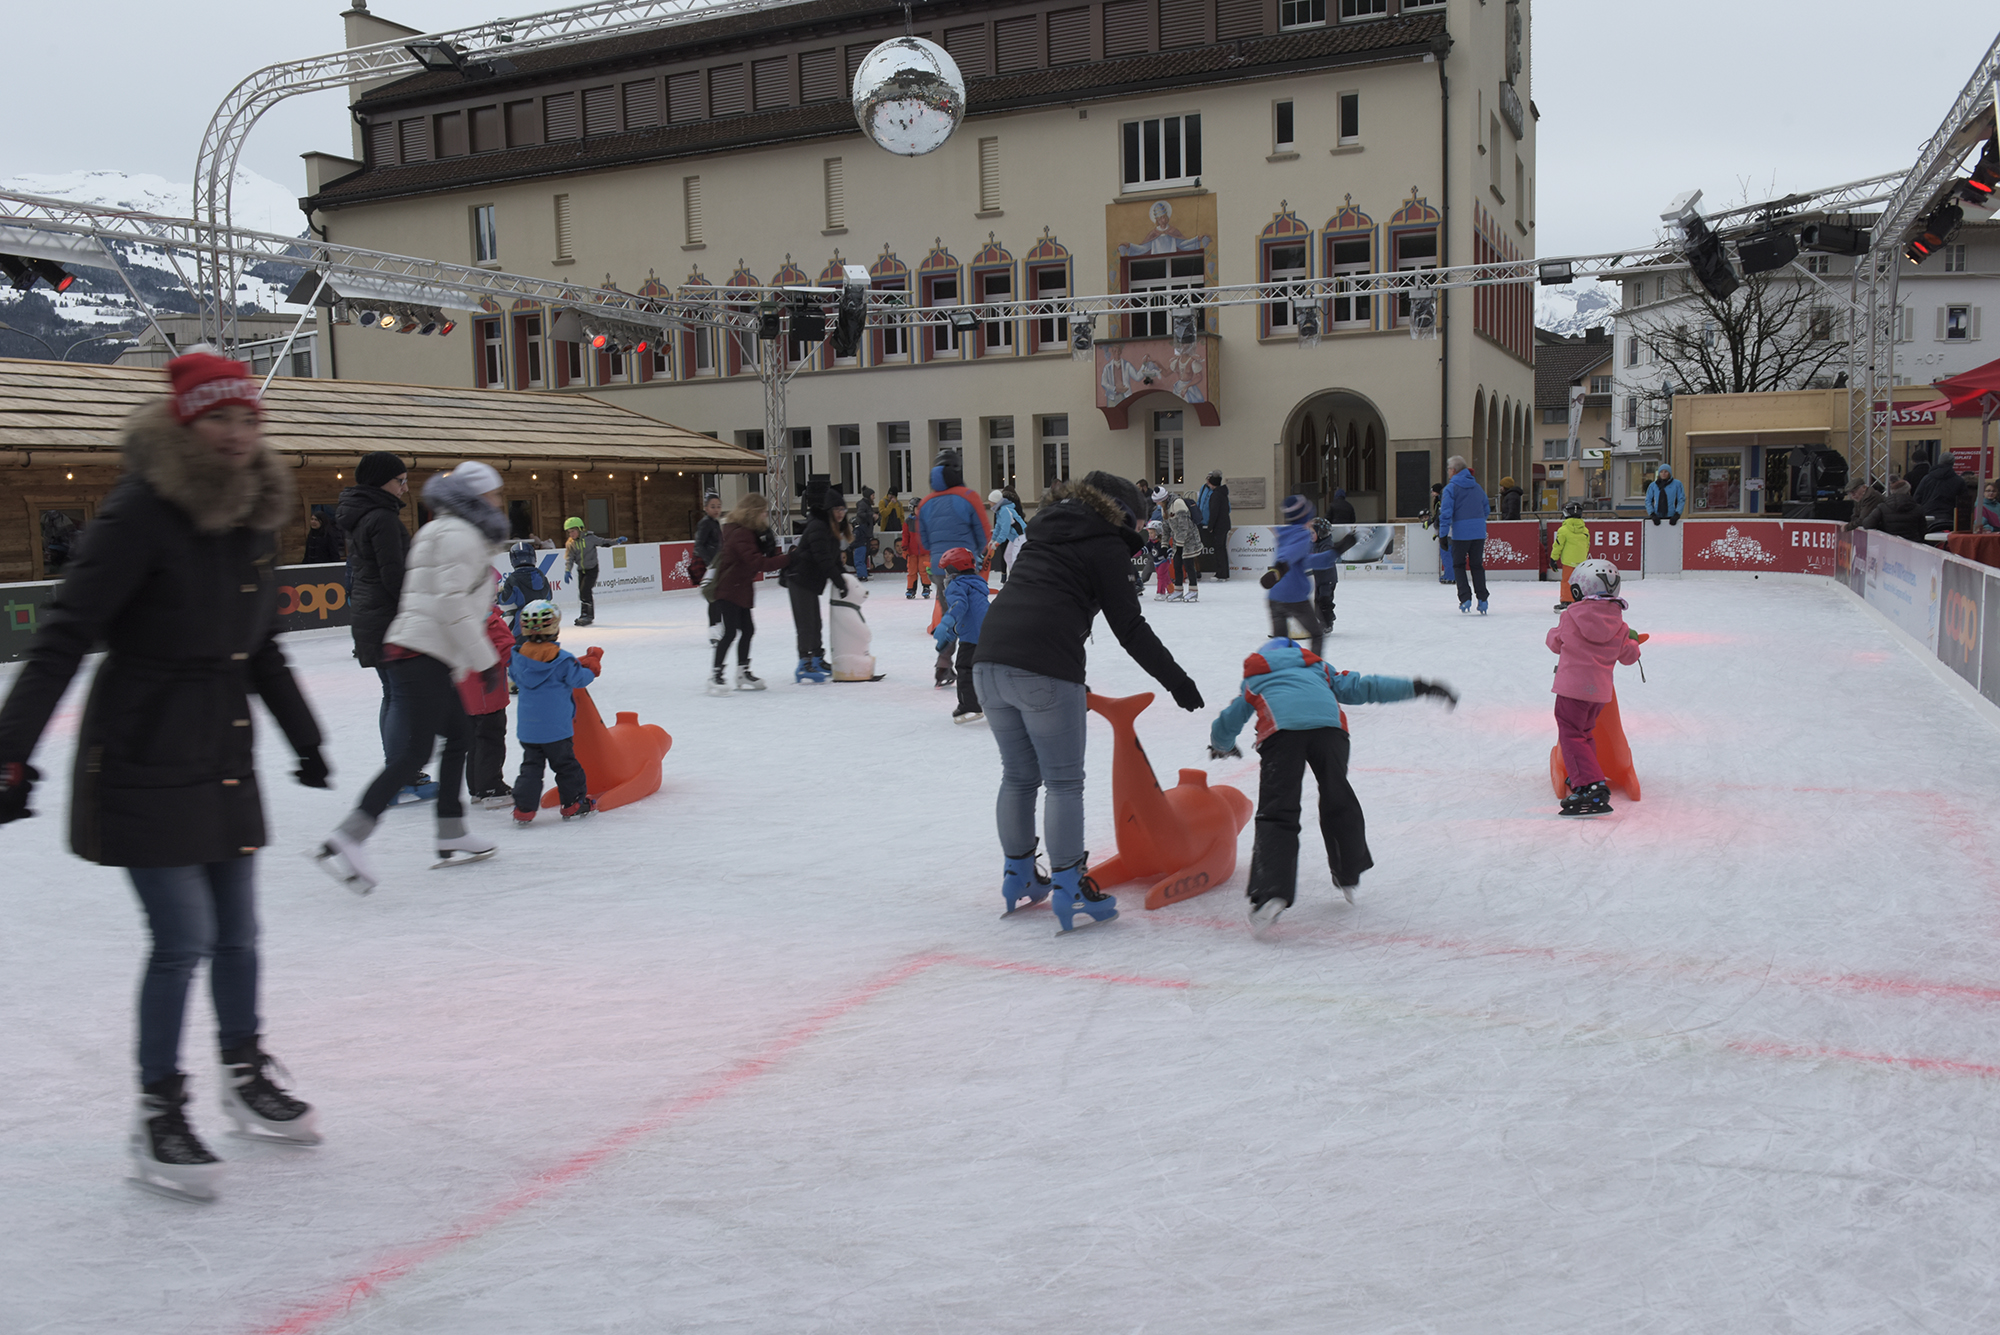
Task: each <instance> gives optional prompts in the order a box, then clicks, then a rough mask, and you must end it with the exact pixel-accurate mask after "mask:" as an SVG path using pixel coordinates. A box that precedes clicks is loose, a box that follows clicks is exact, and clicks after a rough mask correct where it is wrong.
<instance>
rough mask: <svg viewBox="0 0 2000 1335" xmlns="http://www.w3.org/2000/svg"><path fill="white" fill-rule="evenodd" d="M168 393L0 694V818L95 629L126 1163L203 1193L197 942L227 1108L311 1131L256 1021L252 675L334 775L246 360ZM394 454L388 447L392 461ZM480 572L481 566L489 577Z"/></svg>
mask: <svg viewBox="0 0 2000 1335" xmlns="http://www.w3.org/2000/svg"><path fill="white" fill-rule="evenodd" d="M166 371H167V377H168V379H169V381H170V382H171V384H172V388H173V392H172V395H171V397H169V398H168V399H166V400H164V401H159V402H154V403H150V404H147V405H145V406H143V407H141V408H140V409H139V410H138V411H136V412H135V413H134V414H133V415H132V416H131V418H130V419H128V421H127V422H126V425H125V428H124V439H123V452H124V466H125V472H124V475H123V476H122V477H121V478H120V479H119V481H118V483H117V485H116V486H114V487H113V488H112V489H111V493H110V494H109V495H108V496H107V497H105V499H104V501H103V502H102V503H101V504H100V505H99V506H98V509H97V516H96V518H95V519H94V520H92V522H91V524H90V526H89V527H88V528H87V529H85V530H84V534H83V538H82V541H81V543H80V544H79V547H78V550H77V552H76V555H75V557H74V559H73V560H72V561H71V563H70V565H69V566H68V567H67V569H65V571H64V572H63V576H64V577H63V582H62V584H61V585H60V586H59V587H58V589H57V591H56V595H55V602H54V604H53V605H52V606H51V608H50V609H49V613H48V616H47V617H46V619H45V620H44V621H43V622H42V627H41V630H40V632H39V633H38V634H37V635H36V636H35V639H34V642H33V644H32V645H31V646H30V647H29V649H28V656H27V661H26V663H25V665H24V666H23V667H22V669H21V673H20V675H19V676H18V677H16V678H15V681H14V686H13V689H12V690H11V691H10V692H9V694H8V696H7V702H6V704H5V706H4V707H0V823H4V822H7V821H13V820H18V819H20V818H21V817H23V816H27V815H31V814H32V813H31V812H30V811H29V810H28V796H29V793H30V790H31V789H32V788H33V785H34V781H35V780H36V779H37V778H38V777H39V775H38V774H37V773H36V771H35V769H34V768H33V766H31V765H29V763H28V761H29V759H30V758H31V756H32V755H33V753H34V750H35V744H36V742H37V741H38V740H39V739H40V737H41V735H42V731H43V729H44V728H46V727H47V725H48V721H49V717H50V715H51V714H52V713H54V711H55V708H56V705H57V703H58V702H59V701H60V700H61V699H62V696H63V693H64V691H65V690H66V689H67V688H68V686H69V683H70V680H71V678H73V677H74V676H75V675H76V671H77V667H78V665H79V664H80V663H81V662H82V659H83V656H84V655H85V654H86V653H89V652H91V651H92V649H93V648H94V647H96V646H97V645H99V644H103V645H105V646H107V647H108V650H109V652H108V653H107V654H106V655H105V658H104V661H103V662H102V664H101V665H100V666H99V667H98V669H97V675H96V677H95V678H94V679H93V680H92V682H91V686H90V696H89V699H88V701H87V702H86V703H85V705H84V712H83V720H82V723H81V724H80V725H79V727H78V732H77V740H76V756H77V764H76V769H75V776H74V780H73V788H72V792H71V798H70V847H71V848H73V849H74V850H75V851H76V853H77V855H78V856H79V857H82V858H85V859H87V860H89V861H91V862H96V863H99V864H101V865H103V866H107V867H123V868H125V869H126V874H127V875H128V876H129V877H130V878H131V881H132V888H133V890H134V891H135V892H136V893H137V895H138V897H139V903H140V905H141V907H142V908H143V909H144V911H145V914H146V922H147V926H148V927H149V929H150V930H151V934H152V949H151V953H150V955H149V958H148V960H147V964H146V971H145V974H144V977H143V979H142V981H141V983H140V988H139V1008H138V1009H139V1017H138V1019H139V1025H138V1028H139V1035H138V1059H139V1087H140V1094H139V1105H138V1116H137V1120H136V1121H135V1122H134V1124H133V1129H132V1133H131V1141H130V1150H131V1155H132V1159H133V1163H134V1171H135V1175H136V1178H137V1180H138V1181H139V1182H140V1183H141V1184H142V1185H144V1186H147V1187H149V1188H151V1189H153V1190H155V1191H159V1192H162V1193H163V1194H167V1195H171V1196H176V1197H180V1198H185V1199H208V1198H210V1197H212V1196H213V1194H214V1187H215V1182H216V1180H217V1179H218V1178H219V1177H220V1176H221V1174H222V1172H223V1164H222V1161H221V1160H220V1159H218V1158H217V1157H216V1156H215V1155H214V1154H213V1153H212V1152H210V1150H209V1149H208V1147H207V1146H206V1145H205V1144H203V1143H202V1140H201V1138H200V1137H199V1136H198V1135H197V1134H196V1133H195V1131H194V1128H193V1127H192V1126H190V1125H189V1124H188V1120H187V1114H186V1111H185V1109H186V1107H187V1104H188V1102H189V1096H188V1093H187V1083H186V1082H187V1077H186V1075H184V1074H183V1073H182V1071H181V1069H180V1047H181V1028H182V1024H183V1022H184V1019H185V1014H186V1010H187V992H188V985H189V983H190V982H191V981H192V979H193V975H194V971H195V968H196V966H197V965H199V964H200V963H201V961H203V960H207V961H208V962H209V970H208V981H209V993H210V996H211V997H212V999H213V1001H214V1004H215V1015H216V1027H217V1042H218V1045H219V1048H220V1055H221V1067H222V1069H221V1089H220V1094H221V1103H222V1108H223V1111H224V1113H225V1114H226V1115H227V1116H228V1117H229V1119H230V1120H231V1121H233V1122H235V1123H236V1124H237V1126H238V1127H239V1128H240V1129H241V1130H242V1131H244V1132H245V1133H246V1134H250V1135H257V1136H261V1137H264V1138H267V1139H272V1140H280V1141H285V1142H289V1143H291V1144H297V1145H313V1144H317V1143H319V1139H320V1137H319V1131H318V1128H317V1124H316V1120H315V1117H314V1113H313V1110H312V1108H311V1107H310V1106H309V1105H308V1104H306V1103H303V1102H301V1101H300V1100H298V1099H295V1098H293V1097H291V1096H290V1095H289V1094H287V1093H286V1092H285V1091H284V1090H283V1089H281V1088H279V1086H278V1085H277V1084H275V1083H274V1082H273V1081H272V1080H271V1077H270V1067H271V1064H272V1059H271V1057H270V1056H269V1055H268V1054H266V1053H265V1052H264V1051H263V1047H262V1039H261V1037H260V1035H259V1029H260V1027H261V1026H260V1022H259V1018H258V1006H257V992H258V974H259V959H258V951H257V934H258V933H257V891H256V872H257V853H258V851H259V850H260V849H261V848H262V847H263V846H264V844H265V842H266V840H267V837H268V836H267V832H266V829H265V824H264V810H263V802H262V797H261V795H260V793H259V791H258V786H257V772H256V765H255V758H254V754H253V752H254V747H253V742H252V728H251V723H250V718H251V714H250V700H249V697H250V696H251V695H253V694H254V695H256V696H258V697H259V698H260V699H262V700H263V702H264V707H265V708H266V709H268V710H269V711H270V713H271V716H272V718H274V719H275V720H276V721H277V724H278V727H279V729H280V730H281V731H282V732H283V733H284V735H285V739H286V741H287V742H288V743H289V744H290V746H291V748H292V751H293V753H294V754H295V755H297V757H298V768H297V769H296V770H295V771H294V777H296V778H297V779H298V781H299V782H300V783H302V784H304V785H305V786H307V787H309V788H326V787H328V786H329V784H328V769H327V765H326V761H325V759H324V758H323V757H322V756H321V754H320V730H319V725H318V723H317V722H316V721H315V720H314V718H313V714H312V710H311V708H310V707H309V706H308V705H307V704H306V701H305V697H304V696H303V695H302V694H301V693H300V691H299V687H298V683H297V682H296V681H295V680H294V679H293V677H292V672H291V668H290V667H289V666H288V665H287V664H286V662H285V655H284V651H283V650H282V649H280V648H279V647H278V641H277V638H276V636H277V631H278V583H279V581H278V577H277V572H276V570H275V568H274V564H273V563H274V559H275V555H276V550H277V542H276V535H277V532H278V530H279V529H281V528H282V527H283V526H284V525H285V522H286V521H287V520H288V519H290V518H291V515H292V513H293V509H294V507H295V505H296V503H297V502H296V498H295V495H294V491H293V486H292V469H291V468H290V466H289V465H288V464H286V463H285V462H284V461H283V460H281V459H279V458H278V456H277V455H276V454H274V453H273V452H272V451H271V450H270V449H269V448H268V447H267V446H266V444H265V442H264V438H263V433H262V430H261V427H260V417H261V413H262V408H261V405H260V403H259V398H258V391H257V384H256V382H255V381H254V380H252V379H250V378H249V368H248V367H246V366H245V365H244V364H243V363H241V362H236V361H230V360H228V359H226V358H223V357H219V356H216V355H215V354H214V353H213V352H210V351H208V350H206V349H200V348H198V349H194V350H192V351H190V352H188V353H186V354H185V355H183V356H180V357H176V358H174V359H173V360H172V361H170V362H168V363H167V367H166ZM399 466H400V465H399ZM489 583H490V581H489Z"/></svg>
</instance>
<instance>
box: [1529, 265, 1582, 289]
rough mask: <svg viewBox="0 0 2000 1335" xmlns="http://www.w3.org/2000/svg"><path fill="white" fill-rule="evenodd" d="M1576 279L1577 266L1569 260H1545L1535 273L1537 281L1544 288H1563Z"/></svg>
mask: <svg viewBox="0 0 2000 1335" xmlns="http://www.w3.org/2000/svg"><path fill="white" fill-rule="evenodd" d="M1575 277H1576V266H1575V265H1573V264H1571V263H1570V262H1569V261H1568V260H1544V261H1543V262H1542V263H1541V264H1540V265H1539V266H1538V267H1537V269H1536V271H1535V281H1536V282H1538V283H1540V284H1541V285H1542V286H1543V287H1561V286H1562V285H1563V284H1564V283H1567V282H1569V281H1570V280H1572V279H1573V278H1575Z"/></svg>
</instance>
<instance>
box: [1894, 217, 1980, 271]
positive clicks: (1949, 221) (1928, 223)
mask: <svg viewBox="0 0 2000 1335" xmlns="http://www.w3.org/2000/svg"><path fill="white" fill-rule="evenodd" d="M1964 221H1965V210H1964V209H1961V208H1960V207H1959V206H1958V205H1956V204H1946V205H1945V206H1944V207H1943V208H1940V209H1938V210H1936V211H1935V212H1933V213H1932V214H1931V216H1930V217H1928V218H1926V219H1924V220H1923V222H1922V223H1920V224H1918V226H1917V234H1916V235H1915V236H1913V237H1911V238H1910V244H1909V245H1907V246H1905V247H1904V248H1903V255H1904V257H1905V258H1906V259H1908V260H1909V261H1910V263H1912V264H1922V263H1923V262H1924V261H1925V260H1927V259H1929V258H1930V257H1931V253H1932V252H1933V251H1935V250H1936V249H1937V248H1938V247H1939V246H1941V245H1943V244H1944V243H1945V242H1947V241H1949V240H1951V238H1952V235H1953V233H1955V232H1957V231H1958V225H1959V224H1960V223H1962V222H1964Z"/></svg>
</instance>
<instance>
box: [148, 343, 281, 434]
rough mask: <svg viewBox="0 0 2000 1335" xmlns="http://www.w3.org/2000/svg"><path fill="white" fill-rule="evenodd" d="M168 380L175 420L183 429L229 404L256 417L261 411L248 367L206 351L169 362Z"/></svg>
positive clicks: (194, 352) (199, 350) (199, 349)
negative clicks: (239, 406)
mask: <svg viewBox="0 0 2000 1335" xmlns="http://www.w3.org/2000/svg"><path fill="white" fill-rule="evenodd" d="M167 378H168V379H169V380H171V381H172V382H173V386H174V420H175V421H177V422H179V423H180V424H181V425H182V426H186V425H187V424H188V423H189V422H192V421H193V420H194V419H195V418H197V417H200V416H201V415H202V414H203V413H209V412H214V411H215V410H216V409H217V408H220V407H222V406H223V405H225V404H230V403H240V404H242V405H243V406H245V407H246V408H250V409H252V410H253V411H255V412H257V413H259V414H261V413H262V412H263V411H264V409H263V405H262V404H261V403H259V402H258V398H257V382H256V381H255V380H252V379H251V378H250V368H249V367H247V366H245V365H244V364H243V363H242V362H238V361H231V360H230V359H229V358H227V357H218V356H216V355H215V354H214V353H213V352H210V351H208V350H206V349H205V348H197V349H196V350H195V351H193V352H189V353H187V354H185V355H183V356H180V357H176V358H174V359H173V360H172V361H170V362H168V363H167Z"/></svg>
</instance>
